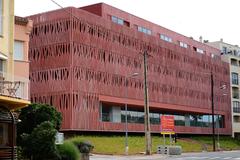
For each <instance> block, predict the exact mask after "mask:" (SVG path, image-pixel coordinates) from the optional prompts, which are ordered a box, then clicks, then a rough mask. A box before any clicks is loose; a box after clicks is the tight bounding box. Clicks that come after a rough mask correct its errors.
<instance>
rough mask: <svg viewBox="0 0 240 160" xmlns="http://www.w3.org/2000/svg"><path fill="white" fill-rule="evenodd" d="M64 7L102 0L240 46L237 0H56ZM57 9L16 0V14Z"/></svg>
mask: <svg viewBox="0 0 240 160" xmlns="http://www.w3.org/2000/svg"><path fill="white" fill-rule="evenodd" d="M55 1H56V2H57V3H59V4H60V5H61V6H63V7H68V6H74V7H82V6H86V5H90V4H94V3H100V2H104V3H107V4H109V5H112V6H114V7H117V8H119V9H121V10H124V11H126V12H128V13H131V14H133V15H135V16H138V17H141V18H143V19H145V20H148V21H151V22H153V23H156V24H158V25H160V26H163V27H165V28H168V29H170V30H173V31H175V32H178V33H180V34H183V35H185V36H188V37H193V38H194V39H195V40H198V39H199V37H200V36H202V37H203V40H209V41H219V40H220V39H221V38H222V39H223V41H224V42H226V43H229V44H232V45H239V46H240V0H100V1H99V0H55ZM54 9H59V6H57V5H56V4H54V3H53V2H52V1H51V0H15V15H17V16H22V17H25V16H29V15H33V14H37V13H41V12H46V11H50V10H54Z"/></svg>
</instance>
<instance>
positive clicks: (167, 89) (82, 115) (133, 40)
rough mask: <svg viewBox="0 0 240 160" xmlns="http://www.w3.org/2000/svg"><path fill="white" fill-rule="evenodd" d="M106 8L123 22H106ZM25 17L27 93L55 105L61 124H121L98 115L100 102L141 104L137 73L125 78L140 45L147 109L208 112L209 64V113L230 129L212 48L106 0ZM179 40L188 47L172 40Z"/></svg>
mask: <svg viewBox="0 0 240 160" xmlns="http://www.w3.org/2000/svg"><path fill="white" fill-rule="evenodd" d="M70 13H71V14H70ZM112 16H116V17H120V18H121V19H123V20H124V21H123V22H124V23H123V25H122V24H116V23H114V22H112V20H111V18H112ZM30 18H31V19H32V20H33V22H34V27H33V31H32V34H31V40H30V50H29V56H30V57H29V59H30V62H31V63H30V68H31V69H30V79H31V100H32V101H33V102H42V103H49V104H52V105H54V106H56V107H57V109H58V110H59V111H61V112H62V113H63V120H64V121H63V126H62V130H64V131H124V123H121V122H120V123H119V122H113V121H109V122H105V121H103V120H102V114H101V113H102V108H101V107H102V104H105V105H107V106H109V105H110V106H111V105H112V106H120V107H124V104H125V103H128V106H129V108H130V109H131V108H133V109H135V110H141V109H142V108H143V104H144V103H143V97H144V96H143V93H144V92H143V76H142V75H141V74H140V75H139V76H137V77H134V78H128V79H127V80H126V78H127V77H128V76H129V75H131V74H132V73H134V72H138V73H142V71H143V56H142V52H143V50H147V51H148V53H149V54H150V55H151V56H150V57H149V61H148V85H149V101H150V111H154V112H159V113H163V114H164V113H165V114H171V113H174V114H176V113H181V114H186V115H187V114H199V115H201V114H211V93H210V89H211V86H210V72H211V70H212V72H213V75H214V83H215V87H214V95H215V97H214V100H215V106H216V107H215V113H216V114H218V115H222V116H223V117H224V127H223V128H220V129H219V132H220V133H221V134H231V109H230V99H229V96H223V95H222V91H221V90H220V89H219V86H221V85H222V84H229V68H228V65H227V64H225V63H224V62H221V61H220V59H219V58H218V57H215V58H211V56H210V55H211V54H219V53H220V51H219V50H217V49H214V48H211V47H209V46H207V45H205V44H203V43H200V42H197V41H194V40H192V39H190V38H188V37H185V36H183V35H180V34H178V33H175V32H173V31H170V30H168V29H165V28H163V27H161V26H158V25H156V24H153V23H150V22H148V21H145V20H143V19H140V18H138V17H135V16H133V15H131V14H128V13H126V12H123V11H121V10H118V9H116V8H113V7H111V6H108V5H106V4H96V5H93V6H88V7H83V8H80V9H79V8H73V7H71V8H66V9H60V10H56V11H52V12H47V13H42V14H38V15H34V16H31V17H30ZM138 25H139V26H144V27H145V28H148V29H149V30H151V35H148V34H145V33H142V32H139V31H138ZM161 34H164V35H167V36H169V37H171V38H172V39H171V42H166V41H165V40H162V39H161V38H160V35H161ZM179 42H184V43H186V44H187V45H188V47H187V48H183V47H180V46H179ZM197 48H198V49H202V50H203V53H202V54H200V53H197V50H196V49H197ZM126 90H127V92H128V94H127V95H126ZM225 92H226V91H225ZM228 92H229V91H228ZM128 128H129V131H132V132H143V131H144V125H143V124H142V123H129V125H128ZM151 130H152V132H160V125H159V124H153V125H151ZM176 131H177V132H178V133H195V134H201V133H203V134H210V133H211V128H210V127H196V126H191V125H189V126H184V127H183V126H176Z"/></svg>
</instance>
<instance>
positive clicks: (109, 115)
mask: <svg viewBox="0 0 240 160" xmlns="http://www.w3.org/2000/svg"><path fill="white" fill-rule="evenodd" d="M100 110H101V114H102V115H101V116H100V117H102V118H101V121H104V122H119V123H124V122H125V120H126V116H127V122H128V123H142V124H143V123H144V110H143V109H142V108H138V107H135V108H134V107H130V106H128V110H127V112H126V110H125V106H124V105H122V106H120V105H111V104H104V103H102V104H101V107H100ZM162 115H173V116H174V122H175V125H176V126H192V127H211V126H212V115H210V114H205V115H201V114H187V113H182V114H180V113H171V112H163V111H156V110H151V109H150V114H149V117H150V123H151V124H160V122H161V120H160V119H161V116H162ZM214 124H215V127H216V128H224V116H223V115H215V116H214Z"/></svg>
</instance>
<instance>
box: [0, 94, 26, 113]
mask: <svg viewBox="0 0 240 160" xmlns="http://www.w3.org/2000/svg"><path fill="white" fill-rule="evenodd" d="M30 103H31V102H30V101H28V100H23V99H18V98H14V97H7V96H0V106H1V105H3V106H5V107H7V108H8V109H9V110H17V109H21V108H24V107H26V106H27V105H29V104H30Z"/></svg>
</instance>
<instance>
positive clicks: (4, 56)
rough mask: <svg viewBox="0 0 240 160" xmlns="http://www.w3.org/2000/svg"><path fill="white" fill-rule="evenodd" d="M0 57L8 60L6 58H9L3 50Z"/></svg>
mask: <svg viewBox="0 0 240 160" xmlns="http://www.w3.org/2000/svg"><path fill="white" fill-rule="evenodd" d="M0 59H4V60H6V59H8V57H7V56H6V55H5V54H3V53H2V52H0Z"/></svg>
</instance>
